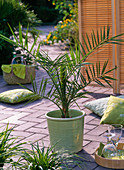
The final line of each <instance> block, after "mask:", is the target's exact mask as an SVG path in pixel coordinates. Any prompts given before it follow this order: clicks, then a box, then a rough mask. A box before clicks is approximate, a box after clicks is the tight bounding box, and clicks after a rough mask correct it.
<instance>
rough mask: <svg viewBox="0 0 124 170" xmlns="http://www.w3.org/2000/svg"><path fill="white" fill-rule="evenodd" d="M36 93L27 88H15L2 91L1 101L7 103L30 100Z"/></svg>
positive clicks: (0, 94)
mask: <svg viewBox="0 0 124 170" xmlns="http://www.w3.org/2000/svg"><path fill="white" fill-rule="evenodd" d="M33 96H35V94H34V93H33V92H31V91H29V90H27V89H14V90H9V91H5V92H3V93H0V101H1V102H5V103H20V102H23V101H26V100H30V99H31V98H32V97H33Z"/></svg>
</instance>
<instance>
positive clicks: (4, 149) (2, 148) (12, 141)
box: [0, 124, 24, 168]
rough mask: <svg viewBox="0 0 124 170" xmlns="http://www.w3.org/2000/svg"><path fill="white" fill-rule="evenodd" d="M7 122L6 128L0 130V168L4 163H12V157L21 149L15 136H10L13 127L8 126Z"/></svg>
mask: <svg viewBox="0 0 124 170" xmlns="http://www.w3.org/2000/svg"><path fill="white" fill-rule="evenodd" d="M8 126H9V124H7V126H6V129H5V130H4V131H2V132H0V168H2V167H3V166H4V164H5V163H8V164H10V163H11V165H12V164H14V161H13V158H12V157H14V156H15V155H17V153H18V152H19V151H21V145H22V144H24V143H21V144H17V143H16V139H17V138H15V137H10V135H11V132H12V131H13V128H10V129H9V128H8Z"/></svg>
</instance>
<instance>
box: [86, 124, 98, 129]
mask: <svg viewBox="0 0 124 170" xmlns="http://www.w3.org/2000/svg"><path fill="white" fill-rule="evenodd" d="M84 128H85V129H89V130H92V129H94V128H96V126H95V125H89V124H85V125H84Z"/></svg>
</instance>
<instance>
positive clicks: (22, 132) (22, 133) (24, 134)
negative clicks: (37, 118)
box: [11, 130, 33, 138]
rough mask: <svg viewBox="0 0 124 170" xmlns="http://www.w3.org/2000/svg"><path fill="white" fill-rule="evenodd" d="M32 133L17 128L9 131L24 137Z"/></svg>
mask: <svg viewBox="0 0 124 170" xmlns="http://www.w3.org/2000/svg"><path fill="white" fill-rule="evenodd" d="M32 134H33V133H29V132H24V131H19V130H14V131H12V132H11V135H13V136H19V137H25V138H27V137H29V136H31V135H32Z"/></svg>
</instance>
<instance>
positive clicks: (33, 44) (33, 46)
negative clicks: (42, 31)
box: [30, 34, 39, 53]
mask: <svg viewBox="0 0 124 170" xmlns="http://www.w3.org/2000/svg"><path fill="white" fill-rule="evenodd" d="M38 37H39V34H38V35H37V37H36V38H35V40H34V43H33V44H32V46H31V49H30V53H31V52H32V50H33V48H34V46H35V44H36V42H37V39H38Z"/></svg>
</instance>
